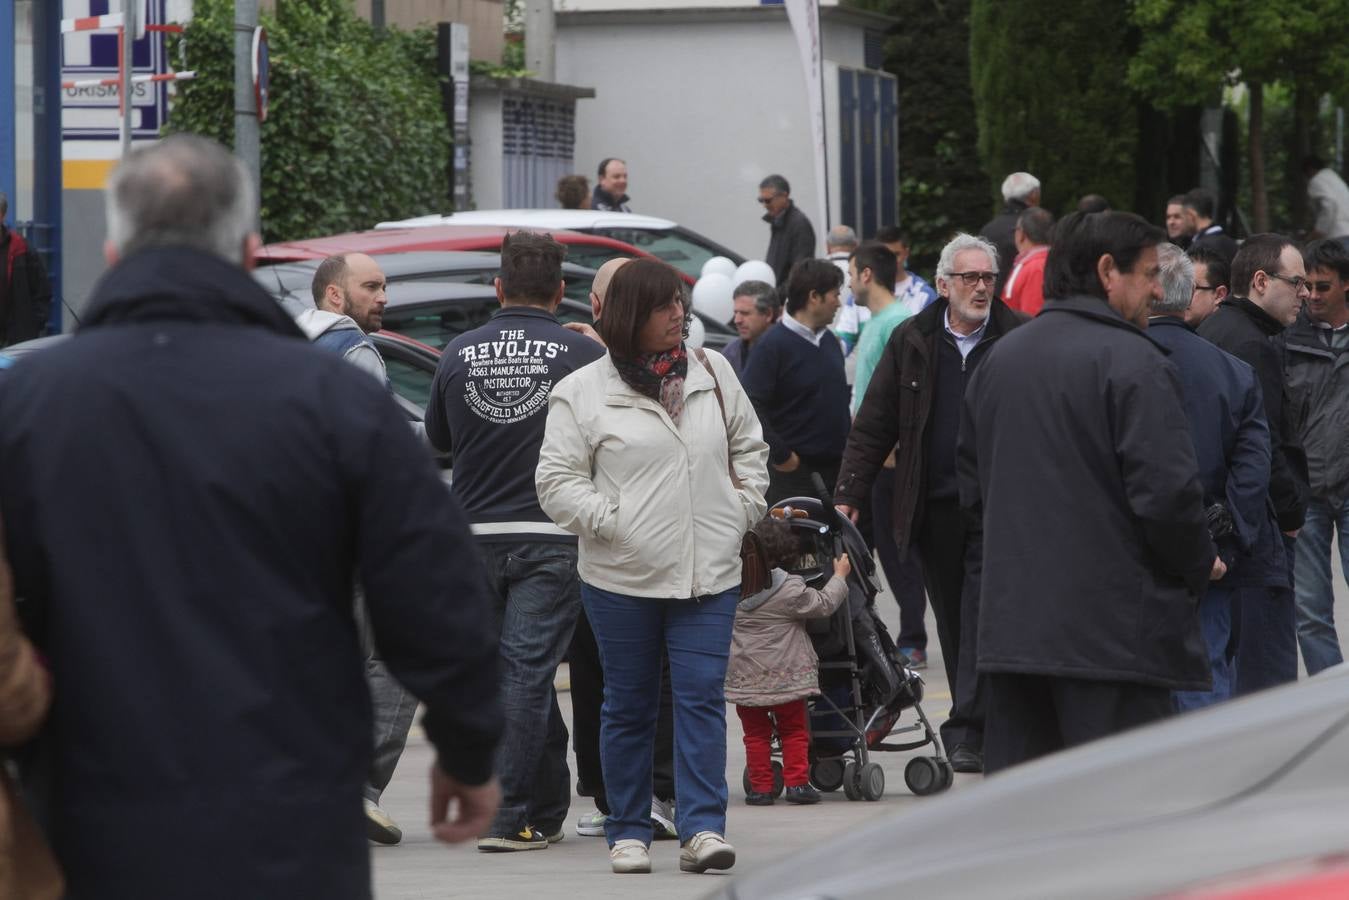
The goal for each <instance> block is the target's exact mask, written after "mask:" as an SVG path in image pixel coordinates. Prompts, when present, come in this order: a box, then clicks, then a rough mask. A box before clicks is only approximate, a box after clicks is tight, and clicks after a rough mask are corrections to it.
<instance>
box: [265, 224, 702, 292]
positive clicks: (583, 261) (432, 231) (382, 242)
mask: <svg viewBox="0 0 1349 900" xmlns="http://www.w3.org/2000/svg"><path fill="white" fill-rule="evenodd" d="M520 230H521V229H519V228H501V227H488V226H476V225H475V226H465V225H433V226H430V227H425V228H380V229H374V230H371V231H351V232H348V233H346V234H334V235H331V236H329V237H319V238H306V239H304V240H299V241H285V242H283V243H278V244H268V245H267V246H265V247H262V248H261V249H259V250H258V252H257V255H256V256H255V257H254V260H255V261H256V262H257V264H258V265H259V266H267V265H272V264H274V263H282V262H295V261H297V260H304V259H323V258H324V257H327V256H332V255H333V254H334V253H370V254H376V253H402V252H408V251H414V250H490V251H492V252H499V251H500V250H501V239H502V238H504V237H505V236H506V235H508V234H511V233H512V232H516V231H520ZM550 234H552V236H553V238H554V239H555V240H557V241H558V242H560V243H562V244H564V245H566V248H567V262H570V263H576V264H577V265H581V266H585V267H586V268H588V269H598V268H599V267H600V266H601V265H603V264H604V263H606V262H608V261H609V260H611V259H614V258H615V257H619V256H628V257H634V258H635V257H647V258H650V259H655V258H656V257H654V256H652V255H651V254H650V253H647V252H646V251H645V250H639V249H638V248H636V247H634V246H633V245H631V244H625V243H623V242H622V241H616V240H614V239H613V238H607V237H602V236H600V235H597V234H581V233H580V232H577V231H552V232H550ZM680 277H681V278H683V279H684V281H685V282H686V283H688V284H689V285H692V284H693V279H692V278H691V277H689V276H688V275H686V274H684V273H682V272H681V273H680Z"/></svg>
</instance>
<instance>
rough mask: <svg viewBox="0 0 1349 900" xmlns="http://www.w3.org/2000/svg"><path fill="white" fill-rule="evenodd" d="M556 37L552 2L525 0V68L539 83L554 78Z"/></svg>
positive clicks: (555, 69)
mask: <svg viewBox="0 0 1349 900" xmlns="http://www.w3.org/2000/svg"><path fill="white" fill-rule="evenodd" d="M556 35H557V20H556V17H555V16H554V14H553V0H525V68H526V69H528V70H529V71H531V72H533V73H534V77H535V78H538V79H539V80H540V81H552V80H553V79H554V78H555V77H556V71H557V65H556V56H555V55H554V44H555V43H556Z"/></svg>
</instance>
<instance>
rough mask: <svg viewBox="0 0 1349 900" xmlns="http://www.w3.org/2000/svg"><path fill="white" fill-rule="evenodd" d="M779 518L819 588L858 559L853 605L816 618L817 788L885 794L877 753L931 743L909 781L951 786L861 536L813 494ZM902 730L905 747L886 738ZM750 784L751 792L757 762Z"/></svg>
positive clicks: (802, 570) (813, 770)
mask: <svg viewBox="0 0 1349 900" xmlns="http://www.w3.org/2000/svg"><path fill="white" fill-rule="evenodd" d="M820 487H821V488H822V487H823V485H821V486H820ZM770 515H772V516H774V517H776V518H780V519H782V520H783V521H785V522H787V523H788V524H790V525H791V527H792V530H793V531H794V532H795V533H796V534H797V536H798V540H799V543H800V547H801V553H800V556H798V558H797V559H796V561H795V562H794V563H793V564H792V565H791V567H790V571H791V572H792V573H793V574H795V575H800V576H801V577H802V578H804V579H805V581H806V583H807V584H809V585H810V586H811V587H813V588H820V587H822V586H823V585H824V583H825V582H826V581H828V580H829V577H830V575H832V574H833V560H834V558H835V557H836V556H838V555H839V553H840V552H846V553H847V554H848V558H849V559H850V560H851V561H852V574H851V575H849V576H848V600H847V602H846V603H844V604H843V605H842V606H840V607H839V609H838V611H837V612H835V613H834V614H833V615H832V616H830V617H828V618H826V619H814V620H811V621H809V622H808V623H807V631H808V633H809V634H810V636H811V641H812V642H813V643H814V645H815V652H816V655H817V656H818V657H819V660H820V667H819V677H820V693H819V695H817V696H815V697H812V698H811V699H810V700H809V701H808V703H809V709H810V737H811V748H810V781H811V784H813V785H815V787H816V788H817V789H819V790H821V791H836V790H838V789H839V788H840V787H842V788H843V792H844V794H846V795H847V797H848V799H849V800H879V799H880V798H881V796H882V795H883V794H884V793H885V771H884V769H882V768H881V766H880V765H878V764H877V763H874V762H871V760H870V754H871V753H873V752H878V751H879V752H891V751H894V752H898V751H906V750H914V749H917V748H919V747H923V746H926V745H928V744H931V745H932V747H933V749H934V750H935V753H934V754H933V755H932V756H916V757H914V758H913V759H911V760H909V763H908V765H906V766H905V767H904V783H905V784H906V785H907V786H908V788H909V790H910V791H912V792H913V793H914V794H916V795H918V796H924V795H927V794H935V793H938V792H940V791H944V790H946V789H947V788H949V787H950V786H951V783H952V781H953V780H954V778H955V772H954V770H953V769H952V768H951V764H950V763H949V762H948V761H947V760H946V756H945V754H944V753H943V752H942V746H941V739H940V738H939V737H938V736H937V733H936V731H935V729H933V727H932V725H931V724H930V723H929V722H928V719H927V716H926V715H924V713H923V707H922V703H921V701H922V698H923V679H922V677H921V676H920V675H918V673H917V672H914V671H913V670H912V669H909V668H906V667H905V666H904V665H902V664H901V663H900V662H899V661H898V660H900V659H902V657H901V656H900V654H899V653H898V651H897V650H896V649H895V645H894V642H893V641H892V640H891V638H890V634H889V632H888V631H887V630H886V627H885V624H884V623H883V622H882V621H881V619H880V617H879V616H878V615H877V613H876V609H875V598H876V594H877V592H878V591H879V590H880V588H879V586H878V585H877V584H876V580H875V574H876V566H875V563H874V562H873V560H872V558H871V553H870V552H869V551H868V550H867V546H866V541H865V540H863V538H862V534H861V532H859V531H858V530H857V527H856V526H855V525H853V523H852V522H850V521H848V520H847V519H846V518H845V517H843V516H841V515H839V514H838V513H837V512H835V510H834V508H833V506H832V505H827V504H825V503H823V502H821V501H820V500H818V499H814V498H811V497H793V498H790V499H788V500H784V501H782V502H781V503H778V504H776V505H775V506H774V507H773V508H772V510H770ZM910 708H912V709H913V711H914V713H915V714H916V717H917V721H915V722H912V723H911V724H908V725H900V718H901V714H902V713H903V711H904V710H906V709H910ZM899 735H911V736H913V737H912V738H911V739H910V740H906V741H901V742H898V743H891V742H888V741H887V740H886V739H887V738H889V737H892V736H899ZM775 752H776V748H775ZM773 775H774V779H773V795H774V796H775V797H776V796H778V795H780V794H781V793H782V790H783V784H782V766H781V764H780V763H778V762H777V761H774V763H773ZM744 785H745V791H746V793H748V792H749V791H750V790H751V786H750V782H749V769H748V767H746V769H745V775H744Z"/></svg>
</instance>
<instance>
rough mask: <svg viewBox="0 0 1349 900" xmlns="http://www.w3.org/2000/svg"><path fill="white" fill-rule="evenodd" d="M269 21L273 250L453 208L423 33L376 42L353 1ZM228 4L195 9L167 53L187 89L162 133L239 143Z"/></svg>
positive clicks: (266, 206) (201, 2)
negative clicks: (185, 72)
mask: <svg viewBox="0 0 1349 900" xmlns="http://www.w3.org/2000/svg"><path fill="white" fill-rule="evenodd" d="M277 7H278V8H277V12H276V14H275V15H268V14H264V16H263V21H262V24H263V26H264V27H265V28H266V29H267V36H268V39H269V43H270V46H271V91H270V112H269V114H268V118H267V121H265V122H263V123H262V126H261V140H262V227H263V236H264V238H265V239H266V240H268V241H277V240H291V239H295V238H301V237H308V236H312V235H316V234H331V233H334V232H341V231H348V230H354V229H361V228H368V227H370V226H372V225H374V224H375V223H376V222H379V221H381V220H384V219H399V218H407V217H409V216H413V215H418V214H421V213H425V212H428V211H431V210H437V211H439V210H443V209H445V208H447V206H448V203H449V199H448V198H449V192H450V191H449V177H448V168H447V166H448V163H449V159H450V134H449V127H448V125H447V123H446V118H445V113H444V110H443V109H442V107H441V92H440V83H439V81H438V79H437V75H436V68H435V53H436V50H435V35H434V33H433V32H431V31H429V30H425V29H421V30H417V31H413V32H401V31H398V30H396V29H393V28H390V29H387V30H386V31H384V32H383V33H382V34H376V32H375V30H374V29H373V28H372V27H371V25H370V24H369V23H368V22H365V21H364V20H362V19H359V18H358V17H357V16H356V14H355V12H354V11H353V8H352V5H351V3H350V0H285V2H283V3H279V4H277ZM233 12H234V3H233V0H196V2H195V4H194V7H193V17H192V21H191V23H189V24H188V26H187V28H186V30H185V31H184V33H183V34H182V35H181V36H178V37H175V38H172V39H171V40H170V43H169V53H170V54H171V56H172V58H175V59H181V60H182V62H181V63H180V66H181V68H185V69H195V70H196V71H197V78H196V79H195V80H194V81H188V82H183V83H181V84H180V85H179V87H178V93H177V96H176V97H175V98H174V102H173V105H172V108H171V112H170V116H169V122H168V125H167V126H166V129H165V130H166V131H188V132H195V133H197V134H204V135H207V136H209V137H212V138H215V139H216V140H218V141H220V142H221V143H223V144H225V145H227V146H230V145H232V144H233V136H234V55H233V27H234V22H233Z"/></svg>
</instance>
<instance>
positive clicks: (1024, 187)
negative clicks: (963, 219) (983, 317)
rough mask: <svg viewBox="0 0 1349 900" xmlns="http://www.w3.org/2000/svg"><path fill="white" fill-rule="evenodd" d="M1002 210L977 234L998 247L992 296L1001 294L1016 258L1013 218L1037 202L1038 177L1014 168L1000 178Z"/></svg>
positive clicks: (1038, 203)
mask: <svg viewBox="0 0 1349 900" xmlns="http://www.w3.org/2000/svg"><path fill="white" fill-rule="evenodd" d="M1002 200H1003V203H1004V204H1005V205H1004V206H1003V208H1002V212H1000V213H998V214H997V215H996V216H994V217H993V218H992V219H990V220H989V221H988V222H986V223H985V224H984V227H983V228H980V229H979V236H980V237H982V238H985V239H986V240H988V241H989V242H990V243H992V244H993V246H994V247H997V248H998V284H997V292H996V293H995V294H994V296H995V297H1001V296H1002V289H1003V286H1004V285H1006V284H1007V276H1008V274H1009V273H1010V272H1011V271H1012V263H1013V262H1015V260H1016V220H1017V219H1018V218H1020V216H1021V214H1022V213H1023V212H1025V211H1026V210H1028V209H1030V208H1031V207H1032V206H1039V205H1040V179H1038V178H1036V177H1035V176H1034V175H1032V174H1031V173H1029V172H1013V173H1012V174H1011V175H1008V176H1007V177H1006V178H1004V179H1003V181H1002Z"/></svg>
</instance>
